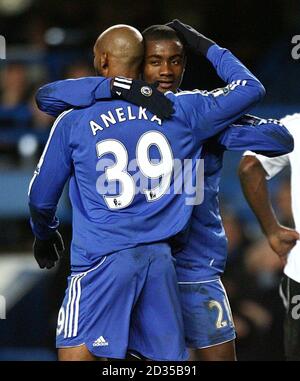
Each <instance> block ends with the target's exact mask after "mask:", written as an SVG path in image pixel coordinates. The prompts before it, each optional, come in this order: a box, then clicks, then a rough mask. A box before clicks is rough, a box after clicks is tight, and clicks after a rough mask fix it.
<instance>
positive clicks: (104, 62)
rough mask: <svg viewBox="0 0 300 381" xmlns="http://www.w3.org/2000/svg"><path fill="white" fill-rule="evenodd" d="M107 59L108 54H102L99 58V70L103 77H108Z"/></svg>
mask: <svg viewBox="0 0 300 381" xmlns="http://www.w3.org/2000/svg"><path fill="white" fill-rule="evenodd" d="M108 62H109V59H108V54H107V53H102V54H101V56H100V62H99V64H100V70H101V74H102V75H103V76H104V77H107V76H108V70H109V65H108Z"/></svg>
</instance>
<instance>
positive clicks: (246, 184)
mask: <svg viewBox="0 0 300 381" xmlns="http://www.w3.org/2000/svg"><path fill="white" fill-rule="evenodd" d="M265 176H266V173H265V170H264V169H263V167H262V165H261V164H260V162H259V161H258V160H257V159H256V158H255V157H253V156H245V157H244V158H243V159H242V161H241V163H240V167H239V178H240V182H241V185H242V190H243V193H244V196H245V198H246V200H247V202H248V204H249V206H250V207H251V209H252V211H253V212H254V214H255V215H256V217H257V219H258V221H259V223H260V226H261V228H262V230H263V232H264V234H265V235H266V236H270V235H271V234H272V233H274V231H275V230H276V229H277V228H278V226H279V223H278V221H277V218H276V215H275V213H274V210H273V208H272V205H271V202H270V198H269V192H268V187H267V181H266V178H265Z"/></svg>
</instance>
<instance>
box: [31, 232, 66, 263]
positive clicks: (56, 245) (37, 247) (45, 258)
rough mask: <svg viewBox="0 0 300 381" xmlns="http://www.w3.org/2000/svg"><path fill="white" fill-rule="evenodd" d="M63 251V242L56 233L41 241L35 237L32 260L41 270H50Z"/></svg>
mask: <svg viewBox="0 0 300 381" xmlns="http://www.w3.org/2000/svg"><path fill="white" fill-rule="evenodd" d="M64 250H65V246H64V241H63V239H62V236H61V235H60V233H59V232H58V231H56V232H55V233H54V234H53V235H52V236H51V238H49V239H46V240H41V239H38V238H36V237H35V239H34V242H33V252H34V258H35V259H36V261H37V263H38V265H39V266H40V268H41V269H44V268H45V267H46V268H47V269H51V267H53V266H55V262H57V261H58V260H59V258H60V257H61V255H62V253H63V251H64Z"/></svg>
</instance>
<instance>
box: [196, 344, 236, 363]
mask: <svg viewBox="0 0 300 381" xmlns="http://www.w3.org/2000/svg"><path fill="white" fill-rule="evenodd" d="M189 352H190V358H189V360H190V361H236V351H235V340H231V341H228V342H227V343H223V344H217V345H214V346H212V347H208V348H203V349H192V348H190V349H189Z"/></svg>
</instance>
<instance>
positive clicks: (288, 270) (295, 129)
mask: <svg viewBox="0 0 300 381" xmlns="http://www.w3.org/2000/svg"><path fill="white" fill-rule="evenodd" d="M280 121H281V123H282V124H284V125H285V126H286V128H287V129H288V130H289V132H290V133H291V134H292V135H293V138H294V143H295V147H294V151H293V152H291V153H289V154H287V155H283V156H278V157H272V158H268V157H265V156H262V155H257V154H255V153H253V152H250V151H246V152H245V153H244V156H245V155H252V156H256V157H257V159H258V160H259V161H260V162H261V164H262V166H263V167H264V169H265V171H266V173H267V176H266V179H268V180H269V179H271V178H272V177H274V176H275V175H277V173H279V172H280V171H281V170H282V169H284V168H285V167H286V166H288V165H290V167H291V193H292V211H293V216H294V221H295V225H296V230H297V231H298V232H300V114H294V115H288V116H286V117H285V118H283V119H281V120H280ZM284 273H285V274H286V275H287V276H288V277H289V278H291V279H293V280H294V281H296V282H298V283H300V241H297V244H296V246H294V248H293V249H292V250H291V252H290V253H289V256H288V261H287V264H286V266H285V268H284Z"/></svg>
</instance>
